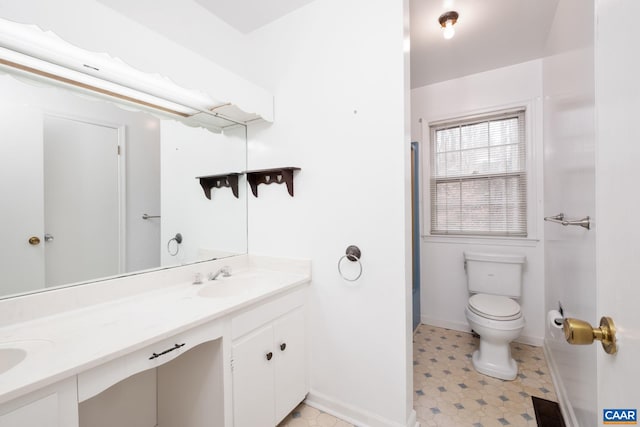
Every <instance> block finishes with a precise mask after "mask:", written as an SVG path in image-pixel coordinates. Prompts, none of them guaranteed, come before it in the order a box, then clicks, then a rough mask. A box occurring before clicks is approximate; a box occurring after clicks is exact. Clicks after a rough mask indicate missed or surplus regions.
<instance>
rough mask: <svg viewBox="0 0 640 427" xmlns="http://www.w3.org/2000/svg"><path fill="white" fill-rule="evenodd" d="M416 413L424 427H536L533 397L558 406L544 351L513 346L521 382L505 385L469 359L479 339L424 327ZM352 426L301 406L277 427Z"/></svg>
mask: <svg viewBox="0 0 640 427" xmlns="http://www.w3.org/2000/svg"><path fill="white" fill-rule="evenodd" d="M413 343H414V344H413V354H414V357H413V359H414V362H413V365H414V366H413V367H414V370H413V387H414V391H415V392H414V395H413V398H414V408H415V410H416V412H417V414H418V421H419V422H420V425H421V426H422V427H432V426H437V427H464V426H468V427H493V426H496V427H503V426H526V427H529V426H534V427H535V426H537V423H536V416H535V414H534V412H533V404H532V403H531V396H537V397H541V398H543V399H547V400H553V401H556V400H557V398H556V395H555V392H554V388H553V383H552V382H551V375H550V374H549V369H548V368H547V363H546V361H545V359H544V354H543V351H542V348H541V347H533V346H529V345H525V344H518V343H513V344H511V352H512V356H513V358H514V359H516V361H517V362H518V369H519V372H518V377H517V378H516V379H515V380H514V381H502V380H499V379H496V378H491V377H487V376H485V375H481V374H478V373H477V372H476V371H475V370H474V369H473V366H472V365H471V354H472V353H473V351H475V349H476V348H477V347H478V338H474V337H473V336H472V335H471V334H467V333H464V332H458V331H452V330H449V329H443V328H437V327H435V326H429V325H420V326H419V327H418V330H417V331H416V333H415V335H414V339H413ZM312 426H314V427H315V426H320V427H353V426H352V425H351V424H349V423H347V422H345V421H342V420H339V419H338V418H335V417H333V416H331V415H329V414H326V413H324V412H322V411H319V410H317V409H315V408H312V407H310V406H307V405H305V404H304V403H302V404H300V405H299V406H298V407H297V408H296V409H295V410H294V411H293V412H291V414H289V415H288V416H287V418H285V419H284V420H283V421H282V423H280V424H279V426H278V427H312Z"/></svg>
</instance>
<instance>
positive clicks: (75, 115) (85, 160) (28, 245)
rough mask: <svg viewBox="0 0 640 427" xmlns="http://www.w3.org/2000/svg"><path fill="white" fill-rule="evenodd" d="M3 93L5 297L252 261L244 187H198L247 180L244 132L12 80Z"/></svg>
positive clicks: (3, 82)
mask: <svg viewBox="0 0 640 427" xmlns="http://www.w3.org/2000/svg"><path fill="white" fill-rule="evenodd" d="M0 93H2V97H0V147H1V150H2V152H1V155H0V197H2V205H3V209H2V214H1V216H0V236H2V244H1V245H0V271H1V272H2V278H1V279H0V297H6V296H9V295H11V296H13V295H16V294H22V293H25V292H36V291H41V290H46V289H50V288H52V287H58V286H69V285H75V284H81V283H88V282H91V281H95V280H99V279H103V278H107V277H114V276H121V275H126V274H132V273H135V272H140V271H146V270H150V269H156V268H159V267H160V268H165V267H172V266H177V265H183V264H186V263H191V262H197V261H202V260H209V259H213V258H220V257H226V256H231V255H237V254H242V253H246V251H247V204H246V185H245V181H244V176H241V177H240V185H239V194H238V197H236V196H235V195H234V194H233V192H232V191H231V189H230V188H226V187H222V188H213V189H212V190H211V200H209V199H207V198H206V197H205V194H204V192H203V189H202V187H201V186H200V183H199V181H198V180H197V179H196V177H199V176H208V175H217V174H225V173H232V172H242V171H244V170H246V127H245V126H244V125H238V124H235V123H233V122H230V121H229V122H228V123H227V124H226V125H225V126H222V127H223V132H222V133H219V134H217V133H213V132H211V131H209V130H207V129H203V128H196V127H189V126H187V125H185V124H183V123H181V122H179V121H175V120H173V119H169V118H166V116H164V117H163V116H161V115H156V114H150V113H148V112H143V111H132V110H131V108H130V107H126V108H127V109H125V107H124V106H122V107H121V106H117V105H115V104H113V103H112V102H108V101H105V100H98V99H94V98H91V97H88V96H86V95H82V96H81V95H79V94H77V93H73V92H71V91H68V90H67V89H64V88H61V87H54V86H46V85H43V84H42V83H37V85H36V84H35V83H34V82H30V83H27V82H23V81H19V80H18V79H17V78H16V77H14V76H12V75H8V74H0ZM221 120H222V119H221ZM177 234H180V235H181V237H182V239H175V237H176V235H177ZM177 240H181V243H177Z"/></svg>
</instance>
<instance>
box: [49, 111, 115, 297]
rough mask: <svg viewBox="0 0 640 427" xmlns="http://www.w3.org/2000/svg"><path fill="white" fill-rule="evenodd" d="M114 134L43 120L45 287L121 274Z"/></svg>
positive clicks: (53, 119) (51, 118) (60, 120)
mask: <svg viewBox="0 0 640 427" xmlns="http://www.w3.org/2000/svg"><path fill="white" fill-rule="evenodd" d="M118 144H119V135H118V129H117V128H114V127H106V126H102V125H99V124H95V123H87V122H83V121H78V120H73V119H68V118H62V117H55V116H50V115H47V116H45V118H44V212H45V233H46V234H47V235H49V236H51V237H52V240H49V241H47V242H46V243H45V277H46V286H57V285H60V284H65V283H74V282H82V281H86V280H90V279H95V278H97V277H107V276H113V275H116V274H118V273H119V272H120V271H121V265H120V264H121V230H120V227H121V224H120V223H121V218H120V194H119V193H120V189H119V169H118Z"/></svg>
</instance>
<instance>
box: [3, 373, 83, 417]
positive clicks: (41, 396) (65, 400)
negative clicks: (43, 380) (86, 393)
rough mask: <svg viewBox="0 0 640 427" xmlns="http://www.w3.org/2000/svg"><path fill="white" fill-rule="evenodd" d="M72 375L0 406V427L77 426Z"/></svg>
mask: <svg viewBox="0 0 640 427" xmlns="http://www.w3.org/2000/svg"><path fill="white" fill-rule="evenodd" d="M77 414H78V400H77V398H76V381H75V377H73V378H70V379H68V380H65V381H61V382H59V383H57V384H54V385H52V386H49V387H45V388H42V389H40V390H38V391H35V392H33V393H30V394H28V395H26V396H23V397H20V398H18V399H15V400H12V401H10V402H8V403H5V404H2V405H0V427H78V415H77Z"/></svg>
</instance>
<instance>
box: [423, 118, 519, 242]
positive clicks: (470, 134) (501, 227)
mask: <svg viewBox="0 0 640 427" xmlns="http://www.w3.org/2000/svg"><path fill="white" fill-rule="evenodd" d="M430 130H431V151H430V152H431V176H430V179H431V182H430V187H431V234H433V235H479V236H518V237H526V236H527V170H526V155H525V154H526V153H525V151H526V143H525V123H524V110H518V111H510V112H502V113H495V114H491V115H486V116H483V117H475V118H472V119H462V120H458V121H453V122H451V121H450V122H447V123H439V124H435V125H432V126H431V128H430Z"/></svg>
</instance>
